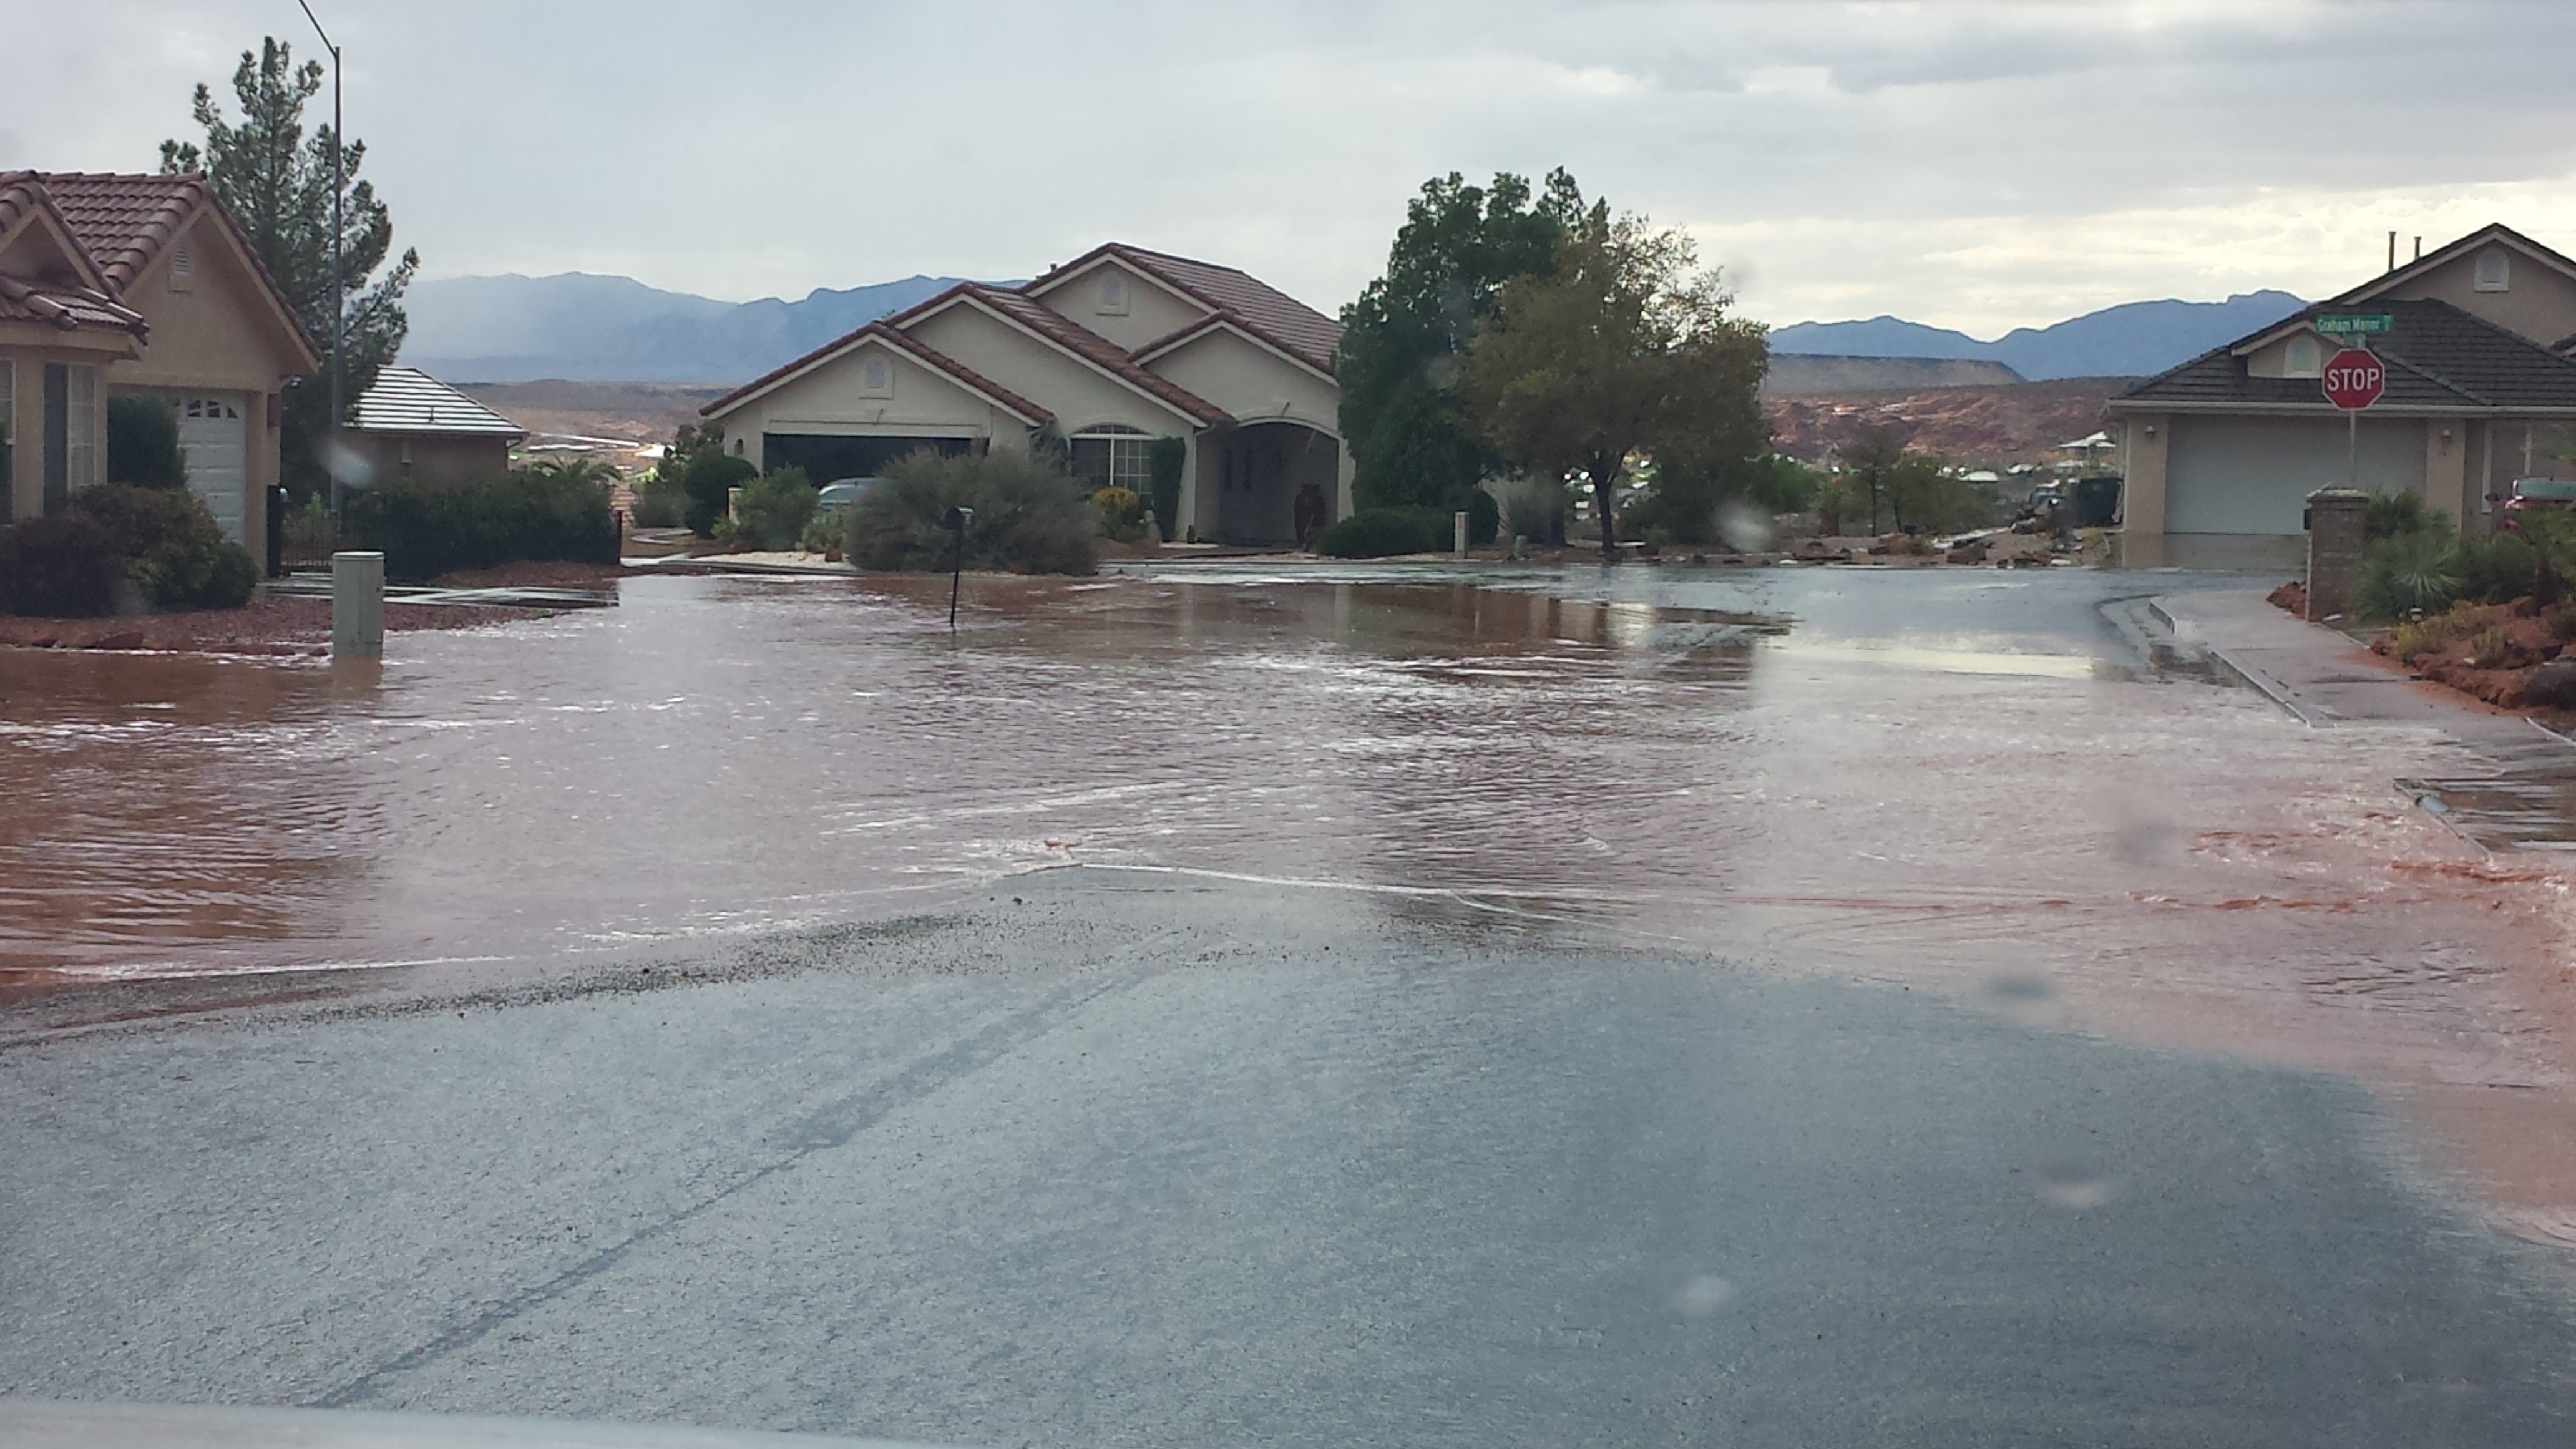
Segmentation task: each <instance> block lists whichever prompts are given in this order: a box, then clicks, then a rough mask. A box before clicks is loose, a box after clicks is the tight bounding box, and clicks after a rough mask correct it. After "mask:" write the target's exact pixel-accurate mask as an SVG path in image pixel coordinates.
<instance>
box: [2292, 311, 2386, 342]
mask: <svg viewBox="0 0 2576 1449" xmlns="http://www.w3.org/2000/svg"><path fill="white" fill-rule="evenodd" d="M2308 325H2309V326H2311V327H2314V328H2315V329H2317V330H2318V331H2319V332H2331V333H2334V334H2336V335H2337V336H2341V337H2357V336H2360V335H2361V334H2363V333H2365V332H2387V331H2391V330H2393V329H2394V328H2395V327H2396V326H2397V319H2396V318H2395V317H2392V316H2390V315H2389V314H2388V313H2386V312H2328V313H2325V314H2323V315H2322V316H2318V317H2312V318H2310V319H2309V320H2308Z"/></svg>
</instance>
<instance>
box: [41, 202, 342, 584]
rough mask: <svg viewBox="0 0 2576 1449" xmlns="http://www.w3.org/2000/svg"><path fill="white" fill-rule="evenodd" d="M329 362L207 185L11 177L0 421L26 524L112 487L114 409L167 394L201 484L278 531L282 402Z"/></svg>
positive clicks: (199, 489) (214, 506)
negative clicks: (82, 493)
mask: <svg viewBox="0 0 2576 1449" xmlns="http://www.w3.org/2000/svg"><path fill="white" fill-rule="evenodd" d="M321 365H322V362H321V357H320V356H319V354H318V353H317V352H316V350H315V348H314V346H313V343H312V340H311V339H310V338H308V337H306V336H305V335H304V329H303V328H302V327H301V326H300V325H299V324H298V323H297V322H296V320H295V317H294V314H293V312H292V311H291V309H290V308H289V307H288V305H287V303H286V299H285V297H284V295H283V294H281V293H280V292H279V291H278V289H277V285H276V283H275V282H274V281H273V280H271V279H270V277H269V275H268V273H267V272H266V270H265V269H263V268H262V267H261V266H260V263H259V259H258V257H257V256H256V255H255V254H254V253H253V252H252V250H251V247H250V243H249V241H248V240H247V239H246V238H245V237H243V235H242V234H241V230H240V228H239V227H237V226H236V225H235V224H234V223H233V220H232V218H231V217H229V216H228V215H226V214H225V212H224V209H223V207H222V205H221V204H220V203H219V202H217V201H216V200H215V195H214V190H213V188H212V187H210V186H208V185H207V184H206V179H205V178H204V177H203V176H201V175H185V176H139V175H100V174H84V173H78V172H37V171H17V172H9V173H0V421H6V422H7V424H8V439H9V441H8V450H7V464H6V466H7V470H8V476H9V487H8V501H9V516H10V517H12V518H23V517H27V516H29V515H32V514H38V513H43V512H45V511H47V510H48V509H51V508H54V507H58V506H60V504H61V501H62V499H63V498H64V497H65V496H66V495H68V494H69V493H70V492H71V491H72V490H73V489H76V488H80V487H84V486H86V485H88V484H90V483H94V482H100V481H103V476H104V470H105V467H106V461H107V456H106V455H107V441H106V439H107V406H106V405H107V400H108V399H109V398H111V397H119V396H128V395H135V396H147V397H153V398H158V399H161V400H163V401H166V402H167V403H168V404H169V405H170V407H171V409H172V410H173V411H174V412H175V413H176V414H177V415H178V419H179V442H180V446H181V447H182V448H183V449H185V450H186V453H187V468H188V487H189V490H190V491H191V492H193V493H195V494H196V495H197V496H198V497H199V498H201V499H203V500H205V503H206V507H207V509H208V511H209V512H211V513H213V515H214V517H215V521H216V522H217V523H218V524H220V525H221V526H222V527H223V530H224V534H225V536H226V537H228V538H230V539H232V540H234V541H235V542H238V543H244V544H248V543H250V542H252V541H253V540H256V539H259V538H261V537H263V536H264V534H265V531H266V527H267V500H268V490H269V489H270V488H271V487H272V486H274V485H275V483H276V481H277V463H278V459H277V444H278V414H279V405H278V393H279V389H281V388H282V387H284V386H285V385H286V382H287V380H288V379H290V378H295V377H301V376H306V375H309V374H311V373H313V372H314V371H315V370H317V369H318V368H319V367H320V366H321Z"/></svg>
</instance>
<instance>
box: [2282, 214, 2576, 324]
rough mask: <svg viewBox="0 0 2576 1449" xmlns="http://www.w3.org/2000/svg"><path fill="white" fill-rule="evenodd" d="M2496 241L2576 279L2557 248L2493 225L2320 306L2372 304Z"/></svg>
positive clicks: (2575, 268)
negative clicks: (2380, 296) (2399, 288)
mask: <svg viewBox="0 0 2576 1449" xmlns="http://www.w3.org/2000/svg"><path fill="white" fill-rule="evenodd" d="M2495 241H2502V242H2507V243H2510V244H2512V245H2513V246H2516V247H2519V248H2520V249H2521V250H2522V251H2523V252H2524V253H2525V254H2526V255H2528V256H2531V257H2533V258H2535V259H2537V260H2538V261H2541V262H2543V263H2545V264H2547V265H2549V266H2551V267H2555V268H2556V269H2557V270H2558V271H2559V272H2560V273H2562V274H2563V275H2566V276H2570V277H2576V259H2571V258H2569V257H2566V256H2564V255H2562V254H2560V253H2559V252H2558V251H2557V250H2555V249H2554V248H2551V247H2547V246H2543V245H2541V244H2540V243H2539V242H2536V241H2533V240H2532V239H2531V238H2529V237H2527V236H2524V235H2523V234H2522V233H2521V232H2518V231H2515V230H2514V229H2513V228H2512V227H2509V226H2507V225H2505V224H2504V223H2503V222H2500V221H2491V222H2488V223H2487V224H2486V225H2485V226H2482V227H2479V228H2478V229H2477V230H2476V231H2473V232H2470V233H2469V234H2468V235H2467V236H2464V237H2461V238H2460V239H2459V240H2457V241H2453V242H2447V243H2444V244H2443V245H2441V246H2438V247H2435V248H2434V249H2433V250H2431V251H2429V252H2426V253H2425V254H2424V255H2422V256H2420V257H2417V258H2415V259H2414V260H2412V261H2409V262H2406V263H2404V264H2402V265H2400V266H2398V267H2397V268H2395V269H2394V270H2392V271H2387V272H2382V273H2380V274H2379V275H2378V276H2376V277H2373V278H2371V279H2370V280H2369V281H2367V282H2364V283H2362V284H2361V285H2360V286H2358V287H2354V288H2352V289H2350V290H2349V291H2346V292H2342V293H2339V294H2337V295H2336V296H2333V297H2329V298H2327V299H2326V301H2325V302H2323V303H2320V304H2319V305H2321V306H2328V305H2331V306H2351V305H2353V304H2355V303H2359V302H2366V301H2369V300H2371V299H2373V298H2376V297H2378V296H2379V295H2380V294H2381V293H2384V292H2387V291H2389V290H2391V289H2393V288H2396V287H2400V286H2403V285H2404V284H2405V283H2407V282H2408V281H2410V280H2412V279H2413V278H2415V277H2419V276H2422V275H2423V274H2424V273H2426V272H2429V271H2432V270H2434V269H2435V268H2437V267H2441V266H2445V265H2448V264H2449V263H2451V262H2452V261H2455V260H2457V259H2458V258H2460V257H2463V256H2466V255H2467V254H2468V253H2470V252H2472V251H2474V250H2476V249H2477V248H2479V247H2481V246H2484V245H2486V244H2487V243H2489V242H2495Z"/></svg>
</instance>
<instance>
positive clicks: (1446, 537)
mask: <svg viewBox="0 0 2576 1449" xmlns="http://www.w3.org/2000/svg"><path fill="white" fill-rule="evenodd" d="M1451 527H1452V525H1451V523H1450V519H1449V515H1448V514H1446V513H1443V512H1441V511H1440V510H1439V509H1437V508H1372V509H1369V510H1368V511H1366V512H1364V513H1354V514H1352V515H1351V516H1350V517H1348V518H1345V519H1343V520H1342V521H1341V522H1339V523H1336V524H1334V525H1333V526H1331V527H1330V528H1327V529H1325V530H1324V531H1322V532H1321V533H1318V534H1316V535H1315V551H1316V552H1317V553H1320V554H1324V555H1326V556H1328V557H1331V558H1386V557H1389V556H1390V555H1393V554H1400V553H1440V552H1444V551H1446V550H1447V549H1448V547H1449V545H1450V542H1451V537H1450V533H1451Z"/></svg>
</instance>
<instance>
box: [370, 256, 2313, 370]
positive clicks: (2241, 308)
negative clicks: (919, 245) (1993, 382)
mask: <svg viewBox="0 0 2576 1449" xmlns="http://www.w3.org/2000/svg"><path fill="white" fill-rule="evenodd" d="M956 282H957V279H956V278H954V277H906V278H904V279H903V280H902V281H899V282H880V283H878V284H876V285H875V286H870V287H852V288H850V289H848V290H846V291H838V292H836V291H832V290H830V289H828V288H817V289H815V290H814V291H812V292H809V293H807V294H806V295H805V297H804V299H803V300H802V301H796V302H787V301H781V300H780V299H778V298H776V297H764V298H762V299H761V300H759V301H757V302H719V301H715V300H713V299H711V298H707V297H695V296H691V295H689V294H688V293H686V292H665V291H661V290H658V289H656V288H653V287H648V286H645V285H644V284H643V283H641V282H638V281H636V280H635V279H633V278H632V277H603V276H594V275H591V274H589V273H586V272H564V273H561V274H559V275H556V276H551V277H522V276H518V275H516V274H512V275H508V276H500V277H448V278H442V279H440V280H437V281H430V282H420V283H416V284H414V285H413V287H412V289H411V292H410V295H409V296H408V297H407V298H406V299H405V305H406V307H407V308H408V309H409V311H410V314H411V337H410V340H409V341H407V342H406V343H404V345H403V351H402V360H403V361H404V362H405V363H406V364H408V365H410V366H413V367H418V368H422V369H424V370H426V371H428V372H430V373H431V374H433V375H435V376H437V377H441V378H444V379H446V380H447V381H449V382H529V381H534V380H536V379H540V378H563V379H566V380H568V381H573V382H696V383H732V382H743V381H747V380H749V379H751V378H754V377H757V376H759V375H760V374H762V373H764V372H767V371H768V370H769V369H771V368H773V367H776V366H777V365H778V364H780V363H782V362H785V361H787V360H789V359H790V358H794V357H798V356H801V355H802V354H804V353H806V352H809V351H811V350H813V349H814V348H816V347H819V346H821V345H822V344H824V343H826V342H829V341H831V340H832V339H833V338H835V337H838V336H840V335H841V334H843V333H845V332H848V331H850V330H852V329H853V328H856V327H860V326H863V325H865V324H866V323H869V322H872V321H874V320H876V319H877V318H879V317H882V316H885V315H886V314H888V313H890V312H898V311H901V310H902V309H904V308H906V307H909V306H911V305H912V304H914V303H915V302H919V301H921V300H923V299H925V298H928V297H931V296H934V295H936V294H938V293H939V292H941V291H943V290H945V289H946V288H948V287H950V286H953V285H955V284H956ZM2304 305H2305V304H2304V303H2302V302H2301V301H2300V300H2299V299H2298V298H2296V297H2293V296H2291V295H2290V294H2289V293H2287V292H2248V293H2245V294H2243V295H2241V296H2235V297H2230V298H2228V299H2227V300H2226V301H2224V302H2130V303H2127V304H2125V305H2122V306H2118V307H2107V308H2104V309H2103V310H2101V311H2099V312H2088V313H2086V314H2085V315H2083V316H2081V317H2076V318H2072V319H2070V320H2068V321H2065V322H2060V323H2058V324H2057V325H2055V326H2053V327H2039V328H2031V327H2024V328H2020V329H2018V330H2016V331H2014V332H2011V333H2009V334H2007V335H2005V336H2003V337H2000V338H1998V339H1996V340H1995V341H1992V342H1980V341H1978V340H1977V339H1976V338H1974V337H1970V336H1969V335H1968V334H1966V333H1964V332H1953V331H1950V330H1949V329H1947V328H1941V327H1927V326H1925V325H1924V324H1922V323H1920V322H1908V321H1905V320H1904V319H1902V318H1898V317H1873V318H1871V319H1869V320H1868V321H1866V322H1799V323H1795V324H1792V325H1790V326H1787V327H1781V328H1777V329H1775V330H1774V331H1773V332H1772V333H1771V350H1772V351H1773V352H1774V353H1778V354H1784V355H1804V356H1814V357H1902V358H1929V359H1939V360H1949V361H1978V362H1985V363H2001V364H2003V365H2004V366H2006V367H2009V368H2011V369H2012V370H2013V371H2014V372H2017V373H2019V374H2020V375H2021V376H2023V377H2025V378H2028V379H2030V380H2032V381H2034V382H2039V381H2045V380H2047V379H2050V378H2060V377H2143V376H2146V375H2148V374H2151V373H2157V372H2162V371H2164V370H2165V369H2166V368H2168V367H2172V366H2173V365H2175V364H2176V363H2180V362H2185V361H2188V360H2190V359H2191V358H2194V357H2197V356H2199V355H2200V354H2201V353H2203V352H2206V351H2208V350H2209V349H2210V348H2213V347H2216V346H2219V345H2220V344H2222V343H2225V342H2229V341H2233V340H2234V339H2236V338H2238V337H2241V336H2243V335H2245V334H2246V333H2248V332H2252V331H2254V330H2255V329H2257V328H2260V327H2264V326H2268V325H2269V324H2271V323H2273V322H2277V321H2279V320H2280V319H2281V318H2283V317H2286V316H2288V315H2290V314H2291V313H2293V312H2296V311H2297V310H2299V308H2300V307H2302V306H2304Z"/></svg>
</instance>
